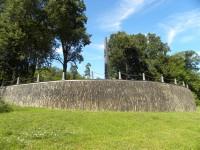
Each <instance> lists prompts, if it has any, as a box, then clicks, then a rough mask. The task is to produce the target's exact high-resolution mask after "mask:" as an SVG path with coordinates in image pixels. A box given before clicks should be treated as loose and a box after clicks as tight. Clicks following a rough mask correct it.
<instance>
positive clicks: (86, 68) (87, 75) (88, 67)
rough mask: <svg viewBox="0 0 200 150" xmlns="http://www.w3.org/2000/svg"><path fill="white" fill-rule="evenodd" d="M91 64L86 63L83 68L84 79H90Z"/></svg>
mask: <svg viewBox="0 0 200 150" xmlns="http://www.w3.org/2000/svg"><path fill="white" fill-rule="evenodd" d="M90 68H91V64H90V63H87V64H86V66H85V77H87V78H90V77H91V70H90Z"/></svg>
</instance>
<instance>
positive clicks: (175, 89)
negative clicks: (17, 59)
mask: <svg viewBox="0 0 200 150" xmlns="http://www.w3.org/2000/svg"><path fill="white" fill-rule="evenodd" d="M0 96H2V97H3V99H4V100H5V101H7V102H9V103H13V104H16V105H20V106H33V107H49V108H64V109H81V110H94V111H95V110H110V111H195V110H196V106H195V103H194V98H193V96H192V92H191V91H190V90H189V89H187V88H184V87H181V86H176V85H171V84H165V83H158V82H149V81H124V80H81V81H56V82H44V83H33V84H23V85H15V86H8V87H4V88H1V89H0Z"/></svg>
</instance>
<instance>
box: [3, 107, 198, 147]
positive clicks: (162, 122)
mask: <svg viewBox="0 0 200 150" xmlns="http://www.w3.org/2000/svg"><path fill="white" fill-rule="evenodd" d="M0 149H3V150H7V149H8V150H12V149H27V150H32V149H37V150H40V149H41V150H48V149H50V150H51V149H52V150H55V149H56V150H59V149H60V150H63V149H76V150H78V149H95V150H98V149H103V150H104V149H105V150H106V149H107V150H110V149H120V150H123V149H124V150H127V149H136V150H137V149H153V150H156V149H169V150H171V149H197V150H198V149H200V111H198V112H195V113H132V112H82V111H74V112H72V111H64V110H49V109H37V108H15V110H14V111H13V112H10V113H3V114H0Z"/></svg>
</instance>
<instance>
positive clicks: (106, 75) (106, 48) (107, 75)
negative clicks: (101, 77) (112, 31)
mask: <svg viewBox="0 0 200 150" xmlns="http://www.w3.org/2000/svg"><path fill="white" fill-rule="evenodd" d="M104 59H105V79H109V73H108V71H109V67H108V64H109V58H108V39H107V37H106V38H105V42H104Z"/></svg>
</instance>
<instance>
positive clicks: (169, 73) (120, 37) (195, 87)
mask: <svg viewBox="0 0 200 150" xmlns="http://www.w3.org/2000/svg"><path fill="white" fill-rule="evenodd" d="M108 47H109V74H110V77H111V78H117V76H118V71H121V73H122V78H123V79H132V78H133V77H131V76H129V75H132V76H134V79H140V80H141V74H142V73H145V74H146V75H147V76H146V78H147V80H153V81H159V80H160V76H161V75H163V76H164V78H165V82H167V83H173V82H174V80H173V79H174V78H176V79H177V80H178V81H185V82H186V83H187V84H188V85H189V87H190V89H191V90H192V91H193V92H194V93H195V94H196V95H197V98H198V99H199V100H200V73H199V72H198V71H199V69H200V67H199V65H200V56H199V55H198V54H197V53H196V52H195V51H192V50H188V51H183V52H180V53H177V54H174V55H168V54H167V53H168V52H169V50H170V49H169V47H168V46H167V44H166V43H163V42H162V41H161V39H160V37H159V36H156V35H155V34H151V33H149V34H147V36H145V35H142V34H136V35H128V34H126V33H125V32H118V33H116V34H112V35H111V36H110V40H109V43H108ZM149 76H151V77H152V78H150V77H149Z"/></svg>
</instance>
